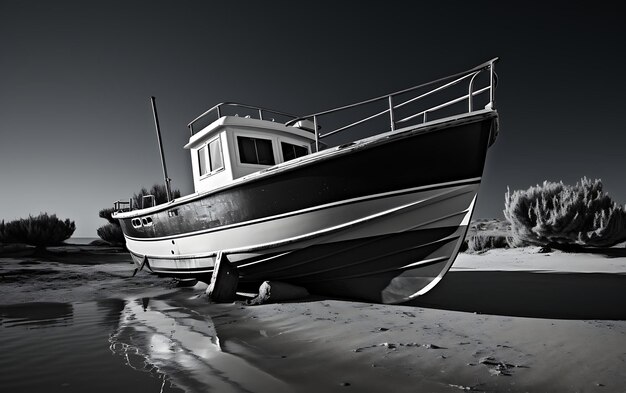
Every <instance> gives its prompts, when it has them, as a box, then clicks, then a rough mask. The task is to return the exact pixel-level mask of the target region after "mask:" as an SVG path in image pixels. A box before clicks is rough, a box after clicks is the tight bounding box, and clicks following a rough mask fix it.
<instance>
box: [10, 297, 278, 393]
mask: <svg viewBox="0 0 626 393" xmlns="http://www.w3.org/2000/svg"><path fill="white" fill-rule="evenodd" d="M0 348H1V350H0V369H1V370H2V373H0V390H1V391H7V392H42V391H46V392H85V391H89V392H111V391H115V390H117V391H131V390H132V391H133V392H180V391H187V392H206V391H209V392H212V391H215V392H252V391H254V392H280V391H289V389H288V386H287V385H286V384H284V383H283V382H282V381H280V380H278V379H276V378H274V377H273V376H271V375H269V374H267V373H265V372H263V371H261V370H259V369H258V368H256V367H254V366H252V365H251V364H249V363H248V362H246V361H245V360H244V359H242V358H240V357H238V356H234V355H232V354H229V353H226V352H223V351H222V349H221V347H220V342H219V337H218V336H217V333H216V330H215V327H214V325H213V323H212V321H211V319H210V317H208V316H206V315H200V314H198V313H196V312H194V311H192V310H189V309H187V308H183V307H178V306H176V305H175V304H174V303H170V302H168V300H163V299H161V300H159V299H149V298H141V299H127V300H121V299H107V300H101V301H96V302H84V303H24V304H16V305H8V306H0Z"/></svg>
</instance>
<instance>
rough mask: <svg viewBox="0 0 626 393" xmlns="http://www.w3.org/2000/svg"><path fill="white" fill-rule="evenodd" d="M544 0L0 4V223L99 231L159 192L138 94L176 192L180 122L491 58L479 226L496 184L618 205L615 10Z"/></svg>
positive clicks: (619, 45)
mask: <svg viewBox="0 0 626 393" xmlns="http://www.w3.org/2000/svg"><path fill="white" fill-rule="evenodd" d="M409 3H411V5H409ZM545 3H547V2H536V3H532V2H515V3H506V2H495V1H494V2H488V1H472V2H468V1H458V2H447V1H436V2H428V3H427V2H404V1H399V2H394V1H385V2H352V3H348V2H338V1H335V2H324V1H315V2H293V1H291V2H276V1H263V2H259V1H256V2H249V3H248V2H236V1H228V2H210V1H169V2H161V1H159V2H156V1H155V2H145V3H142V2H131V1H124V2H116V1H106V2H95V1H91V2H87V1H76V2H69V1H17V0H15V1H10V0H0V185H1V187H2V192H1V203H0V219H5V220H11V219H14V218H19V217H25V216H27V215H28V214H29V213H32V214H38V213H39V212H43V211H47V212H49V213H57V215H59V216H61V217H62V218H65V217H69V218H72V219H73V220H75V221H76V224H77V231H76V234H75V235H78V236H95V230H96V228H97V227H98V226H100V225H103V224H104V223H105V222H104V221H103V220H101V219H99V218H98V216H97V215H98V210H99V209H101V208H103V207H108V206H111V205H112V203H113V201H115V200H117V199H122V198H128V197H129V196H130V195H132V194H133V193H134V192H136V191H137V190H138V189H139V188H140V187H141V186H150V185H152V184H154V183H157V182H161V181H162V173H161V167H160V161H159V155H158V148H157V144H156V138H155V137H154V128H153V123H152V121H153V120H152V112H151V108H150V102H149V97H150V96H151V95H154V96H156V97H157V105H158V109H159V117H160V121H161V127H162V132H163V134H164V135H163V137H164V145H165V154H166V159H167V161H168V169H169V171H170V177H171V178H173V187H174V188H179V189H180V190H181V191H182V192H183V194H187V193H190V192H192V181H191V173H190V159H189V155H188V151H187V150H184V149H182V146H183V145H184V144H185V143H186V141H187V139H188V137H189V133H188V130H187V128H186V124H187V123H188V122H189V121H190V120H192V119H193V118H195V117H196V116H197V115H199V114H200V113H202V112H203V111H204V110H206V109H208V108H209V107H210V106H212V105H214V104H216V103H218V102H220V101H239V102H244V103H250V104H256V105H261V106H265V107H269V108H274V109H277V110H282V111H285V112H292V113H297V114H307V113H312V112H316V111H320V110H324V109H329V108H332V107H334V106H338V105H343V104H348V103H351V102H354V101H358V100H362V99H366V98H370V97H373V96H377V95H382V94H385V93H389V92H392V91H395V90H400V89H403V88H406V87H409V86H412V85H415V84H419V83H422V82H425V81H428V80H431V79H435V78H438V77H441V76H445V75H448V74H452V73H455V72H459V71H462V70H465V69H468V68H471V67H473V66H474V65H477V64H480V63H482V62H484V61H486V60H488V59H490V58H493V57H495V56H499V57H500V59H501V61H500V63H499V64H498V65H497V72H498V74H499V77H500V78H499V82H500V83H499V86H498V90H497V94H496V97H497V105H498V110H499V112H500V115H501V133H500V137H499V139H498V141H497V143H496V144H495V145H494V146H493V147H492V149H490V151H489V154H488V159H487V167H486V169H485V173H484V178H483V184H482V186H481V191H480V197H479V203H478V210H477V212H476V215H475V216H476V217H500V216H502V208H503V200H504V193H505V191H506V187H507V186H510V187H511V188H512V189H520V188H527V187H529V186H531V185H534V184H537V183H540V182H542V181H543V180H545V179H548V180H554V181H558V180H563V181H564V182H566V183H575V182H576V181H577V180H578V179H580V177H582V176H587V177H591V178H601V179H602V180H603V182H604V185H605V190H607V191H609V193H610V195H611V196H612V197H613V198H614V199H615V200H616V201H617V202H619V203H621V204H624V203H626V177H625V173H626V154H625V151H626V150H625V149H626V129H625V127H624V124H625V122H626V121H625V120H624V117H623V115H624V112H625V111H626V98H625V97H626V76H625V70H626V59H625V51H624V48H625V47H626V23H624V16H623V13H621V12H620V11H619V10H618V9H617V8H616V7H617V5H612V4H611V3H609V2H607V3H602V2H598V1H596V2H567V3H562V4H560V5H555V4H554V3H553V4H552V5H546V4H545ZM614 4H617V3H614ZM591 7H593V8H591Z"/></svg>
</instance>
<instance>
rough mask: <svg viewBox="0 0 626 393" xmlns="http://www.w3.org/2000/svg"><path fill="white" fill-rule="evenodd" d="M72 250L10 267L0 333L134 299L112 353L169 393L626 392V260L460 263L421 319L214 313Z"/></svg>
mask: <svg viewBox="0 0 626 393" xmlns="http://www.w3.org/2000/svg"><path fill="white" fill-rule="evenodd" d="M72 250H75V248H72V247H70V248H66V249H57V250H54V249H53V250H51V252H52V253H51V254H50V255H49V256H48V257H47V258H43V259H42V258H40V257H35V256H19V255H18V256H15V255H11V256H6V255H5V256H4V257H3V258H0V278H1V283H2V285H0V302H1V305H0V311H1V314H2V320H3V322H2V324H1V325H0V326H3V328H4V329H10V326H11V321H14V320H15V318H16V315H22V317H24V315H23V314H24V313H25V311H24V310H26V309H28V310H29V311H28V312H26V314H28V313H30V314H32V315H30V316H28V318H35V319H37V315H39V317H41V316H42V315H43V316H45V317H46V318H39V320H42V319H47V320H50V319H54V318H55V316H54V312H52V314H50V315H47V316H46V315H44V314H45V313H46V310H54V309H55V307H56V308H59V307H61V309H63V307H62V305H67V304H69V305H73V307H74V310H75V311H74V313H75V314H76V313H77V311H76V310H80V309H81V307H83V308H85V307H86V306H88V305H90V304H92V303H89V302H102V301H103V300H106V299H122V300H123V302H121V303H120V305H119V307H118V308H117V309H116V311H115V313H113V314H112V315H113V318H112V323H111V324H110V326H109V328H108V329H109V330H110V331H108V334H109V336H110V342H105V343H102V345H104V346H107V345H111V348H114V349H115V348H117V351H118V352H119V349H120V348H123V351H122V352H123V353H124V354H128V353H129V351H130V352H132V353H133V354H135V356H139V357H140V358H141V359H142V362H144V363H147V364H152V365H153V366H154V367H153V368H154V369H155V370H158V372H156V374H155V375H157V374H158V375H160V376H161V377H162V378H163V381H165V380H166V379H167V382H168V386H169V387H170V390H169V391H177V390H176V389H182V390H185V391H206V390H207V389H214V390H217V391H220V392H221V391H233V392H235V391H254V392H270V391H272V392H275V391H297V392H314V391H315V392H317V391H355V392H357V391H358V392H379V391H394V392H415V391H423V392H426V391H429V392H430V391H433V392H440V391H441V392H448V391H449V392H454V391H484V392H509V391H510V392H526V391H532V392H624V391H626V388H625V387H624V386H625V384H624V383H625V382H626V257H624V256H619V255H617V256H616V255H612V256H606V255H603V254H566V253H562V252H558V251H555V252H551V253H539V252H538V251H539V248H538V247H527V248H518V249H497V250H490V251H487V252H485V253H482V254H460V255H459V256H458V257H457V260H456V262H455V263H454V265H453V268H452V270H451V271H450V272H449V273H448V275H447V276H446V277H445V279H444V280H443V281H442V283H441V284H440V285H439V286H437V287H436V288H435V289H434V290H432V291H431V292H430V293H428V294H427V295H425V296H423V297H422V298H419V299H418V300H416V301H415V302H413V304H411V305H408V306H407V305H380V304H370V303H360V302H353V301H346V300H340V299H325V298H318V297H315V296H311V297H309V298H306V299H302V300H298V301H292V302H285V303H277V304H265V305H258V306H248V305H246V304H245V303H244V302H243V301H236V302H233V303H227V304H211V303H210V302H209V301H208V299H207V298H206V295H204V289H205V288H206V284H204V283H198V284H196V285H195V286H193V287H178V286H177V283H176V282H175V281H174V280H171V279H161V278H158V277H154V276H151V275H149V274H147V273H145V272H140V273H139V274H138V275H137V277H135V278H131V277H130V276H131V275H132V271H133V266H132V265H131V264H130V259H129V258H128V256H127V255H126V254H125V253H119V252H117V251H114V250H110V249H109V250H107V249H102V248H100V249H98V248H92V247H89V246H86V247H83V248H82V249H80V250H79V251H78V252H74V251H72ZM54 255H56V257H54ZM41 302H45V303H41ZM37 304H39V306H37ZM94 304H97V303H94ZM27 305H31V307H27V308H25V307H26V306H27ZM33 305H34V306H33ZM54 305H56V306H55V307H53V306H54ZM87 308H89V307H87ZM20 313H22V314H20ZM139 337H143V339H145V340H140V339H139ZM158 343H162V344H163V345H157V344H158ZM2 356H7V354H6V353H4V354H3V355H2ZM153 374H154V372H153ZM163 383H165V382H163ZM53 391H54V389H53ZM166 391H168V390H166ZM178 391H179V390H178Z"/></svg>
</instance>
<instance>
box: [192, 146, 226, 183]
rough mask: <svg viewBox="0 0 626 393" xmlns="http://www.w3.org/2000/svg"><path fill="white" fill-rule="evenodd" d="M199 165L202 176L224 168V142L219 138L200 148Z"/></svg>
mask: <svg viewBox="0 0 626 393" xmlns="http://www.w3.org/2000/svg"><path fill="white" fill-rule="evenodd" d="M198 167H199V168H200V176H204V175H206V174H207V173H211V172H215V171H217V170H219V169H222V168H224V158H223V156H222V142H221V141H220V139H219V138H217V139H214V140H212V141H211V142H209V144H208V145H205V146H202V147H201V148H200V149H198Z"/></svg>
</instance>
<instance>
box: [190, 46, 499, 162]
mask: <svg viewBox="0 0 626 393" xmlns="http://www.w3.org/2000/svg"><path fill="white" fill-rule="evenodd" d="M497 61H498V58H497V57H496V58H493V59H491V60H489V61H487V62H485V63H483V64H480V65H478V66H476V67H474V68H472V69H469V70H466V71H463V72H459V73H457V74H453V75H450V76H446V77H443V78H440V79H436V80H434V81H430V82H427V83H423V84H420V85H417V86H413V87H409V88H407V89H403V90H400V91H396V92H394V93H391V94H385V95H383V96H379V97H375V98H371V99H368V100H364V101H360V102H356V103H354V104H350V105H344V106H341V107H338V108H334V109H329V110H326V111H322V112H317V113H313V114H310V115H306V116H297V115H293V114H290V113H285V112H280V111H276V110H273V109H267V108H263V107H259V106H255V105H247V104H241V103H236V102H222V103H219V104H217V105H215V106H213V107H212V108H210V109H209V110H207V111H206V112H204V113H203V114H201V115H200V116H198V117H196V118H195V119H194V120H192V121H191V122H190V123H189V124H188V127H189V130H190V132H191V135H192V136H193V135H194V133H195V132H197V131H199V130H200V129H202V128H204V127H206V126H207V125H209V124H210V123H211V122H212V121H215V120H217V119H219V118H220V117H222V116H224V115H227V114H228V113H227V111H228V110H230V111H231V112H232V111H233V109H234V110H239V111H247V113H248V114H247V115H245V113H244V115H245V117H254V118H258V119H260V120H274V118H272V117H271V116H280V117H283V118H286V119H287V120H286V121H285V122H284V123H285V124H286V125H288V126H291V125H294V124H296V123H297V122H298V121H301V120H309V121H311V122H312V123H313V124H312V125H313V130H314V133H315V148H316V150H319V147H320V140H322V139H324V138H328V137H330V136H333V135H337V134H339V133H341V132H343V131H346V130H349V129H352V130H356V129H357V128H358V127H359V126H362V125H364V124H366V123H367V125H368V126H370V125H371V126H370V127H368V128H369V129H370V132H371V130H376V131H377V133H381V132H386V131H388V130H391V131H394V130H395V129H396V128H398V127H406V126H410V125H414V124H420V123H422V124H423V123H427V122H429V121H433V120H437V119H440V118H443V117H449V116H454V115H460V114H466V113H472V112H475V111H477V110H481V109H483V108H491V109H494V108H495V88H496V84H497V75H496V73H495V63H496V62H497ZM479 96H480V97H479ZM480 99H482V100H481V101H479V100H480ZM477 102H480V103H482V104H485V105H484V106H482V107H481V105H476V104H477ZM477 108H478V109H477ZM350 112H352V113H350ZM235 116H239V113H237V114H235ZM385 117H386V118H387V120H386V123H387V125H386V127H385V125H384V122H381V120H384V118H385ZM355 118H356V120H354V119H355ZM374 122H378V124H376V125H374V124H373V123H374ZM322 123H323V124H324V127H325V128H327V129H330V130H329V131H325V132H324V133H321V132H320V130H321V127H320V124H322ZM335 123H336V124H335ZM381 127H383V128H381ZM385 128H386V129H385ZM355 132H356V131H355ZM361 137H363V135H361ZM340 143H344V142H340ZM324 144H325V145H326V146H332V145H333V143H329V142H326V141H325V143H324Z"/></svg>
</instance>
